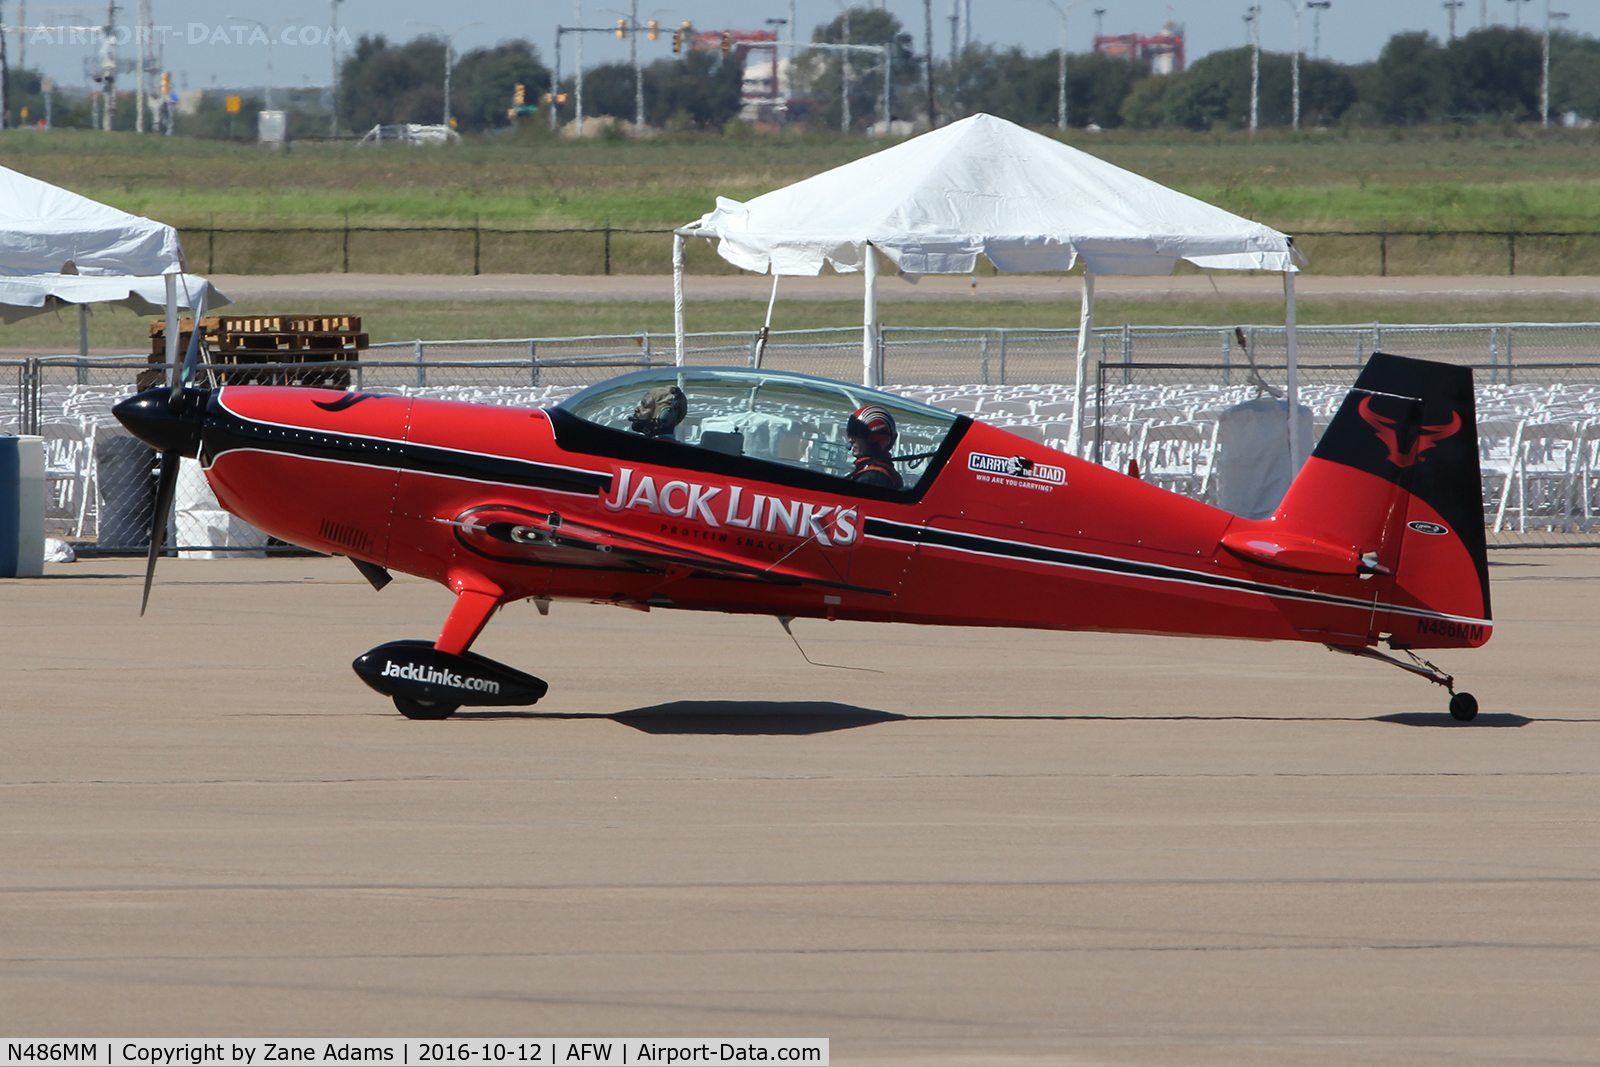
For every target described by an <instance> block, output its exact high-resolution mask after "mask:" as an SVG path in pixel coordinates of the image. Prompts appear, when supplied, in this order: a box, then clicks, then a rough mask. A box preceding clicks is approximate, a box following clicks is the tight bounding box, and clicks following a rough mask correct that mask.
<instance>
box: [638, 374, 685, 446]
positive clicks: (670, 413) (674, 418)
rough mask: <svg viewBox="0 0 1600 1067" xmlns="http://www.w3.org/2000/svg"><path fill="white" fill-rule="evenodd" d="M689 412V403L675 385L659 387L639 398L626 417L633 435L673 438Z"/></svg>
mask: <svg viewBox="0 0 1600 1067" xmlns="http://www.w3.org/2000/svg"><path fill="white" fill-rule="evenodd" d="M688 412H689V401H688V398H686V397H685V396H684V395H683V390H682V389H679V388H678V387H677V386H676V385H660V386H657V387H656V388H654V389H652V390H650V391H649V392H648V393H646V394H644V396H642V397H640V398H639V404H638V406H637V407H635V408H634V409H633V414H632V415H630V416H629V417H628V425H629V426H630V427H631V428H632V429H633V432H634V433H642V434H644V435H645V436H646V437H667V438H672V437H673V431H674V430H676V429H677V428H678V423H680V422H682V421H683V417H684V415H686V414H688Z"/></svg>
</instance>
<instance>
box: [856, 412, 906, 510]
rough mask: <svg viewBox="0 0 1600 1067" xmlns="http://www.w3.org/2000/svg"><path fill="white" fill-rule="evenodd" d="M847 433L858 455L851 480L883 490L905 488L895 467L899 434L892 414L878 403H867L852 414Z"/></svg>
mask: <svg viewBox="0 0 1600 1067" xmlns="http://www.w3.org/2000/svg"><path fill="white" fill-rule="evenodd" d="M845 432H846V433H847V435H848V436H849V438H850V452H851V454H852V455H853V456H855V464H856V465H855V470H853V471H851V472H850V480H851V481H852V482H860V483H861V484H862V485H876V486H879V487H880V488H883V489H901V488H904V486H905V483H904V481H902V480H901V478H900V472H899V471H897V470H895V469H894V443H895V439H896V438H897V437H898V436H899V435H898V432H897V431H896V430H895V427H894V416H893V415H891V414H889V413H888V412H887V411H885V410H884V409H883V408H881V407H879V406H878V405H877V404H868V405H866V406H865V407H863V408H861V409H860V410H858V411H857V412H856V413H855V414H854V415H851V416H850V422H849V424H848V425H847V426H846V428H845Z"/></svg>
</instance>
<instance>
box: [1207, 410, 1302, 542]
mask: <svg viewBox="0 0 1600 1067" xmlns="http://www.w3.org/2000/svg"><path fill="white" fill-rule="evenodd" d="M1297 406H1298V408H1299V415H1300V426H1299V431H1300V432H1299V433H1298V434H1297V435H1296V437H1297V440H1296V442H1295V444H1296V446H1297V448H1298V449H1303V450H1304V451H1302V452H1301V454H1300V455H1299V456H1298V457H1297V459H1296V461H1295V462H1294V463H1293V464H1292V465H1291V464H1290V460H1289V447H1288V446H1289V402H1288V401H1287V400H1277V399H1275V398H1273V397H1267V396H1262V397H1257V398H1256V399H1254V400H1246V401H1245V402H1244V403H1242V404H1235V405H1234V406H1233V407H1231V408H1229V409H1228V410H1227V411H1224V412H1223V413H1222V417H1221V418H1220V419H1218V420H1217V507H1219V508H1221V509H1222V510H1223V511H1228V512H1232V513H1233V514H1235V515H1242V516H1243V517H1245V518H1247V519H1264V518H1266V517H1267V516H1268V515H1271V514H1272V513H1273V512H1274V511H1277V510H1278V505H1279V504H1280V503H1282V502H1283V497H1284V494H1285V493H1287V492H1288V491H1289V483H1290V482H1292V481H1294V476H1295V474H1297V473H1298V472H1299V470H1300V467H1301V466H1302V465H1303V464H1304V463H1305V461H1306V453H1307V452H1309V451H1310V443H1311V442H1312V441H1314V440H1316V437H1315V431H1314V430H1313V429H1312V421H1311V409H1310V408H1308V407H1306V406H1305V405H1304V404H1300V405H1297Z"/></svg>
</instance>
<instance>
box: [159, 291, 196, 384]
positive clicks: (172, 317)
mask: <svg viewBox="0 0 1600 1067" xmlns="http://www.w3.org/2000/svg"><path fill="white" fill-rule="evenodd" d="M165 277H166V279H167V366H169V367H171V368H172V382H171V384H174V385H175V384H177V381H178V276H177V275H176V274H167V275H166V276H165ZM196 325H199V324H198V323H196Z"/></svg>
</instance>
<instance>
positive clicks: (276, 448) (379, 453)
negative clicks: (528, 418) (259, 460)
mask: <svg viewBox="0 0 1600 1067" xmlns="http://www.w3.org/2000/svg"><path fill="white" fill-rule="evenodd" d="M241 449H242V450H250V451H258V452H277V453H280V454H282V455H287V456H301V457H304V458H307V459H318V460H331V461H333V462H336V463H354V464H359V465H361V466H364V467H383V468H388V469H391V470H397V471H413V472H415V473H418V474H432V475H438V476H440V477H445V478H461V479H464V480H467V481H474V482H492V483H494V484H497V485H514V486H527V487H529V488H534V489H552V490H555V491H557V492H562V493H578V494H582V495H584V496H601V495H604V494H605V493H608V492H610V490H611V475H609V474H602V473H600V472H599V471H585V470H577V469H574V468H571V467H557V466H553V465H551V464H545V463H532V462H529V461H527V460H521V459H510V458H507V457H505V456H491V455H486V454H484V453H481V452H465V451H462V450H459V449H454V448H440V447H438V446H436V445H421V444H414V443H412V442H409V441H399V440H395V439H393V438H387V437H365V436H362V435H360V434H347V433H336V432H333V431H331V430H311V429H307V428H305V427H302V426H288V425H284V424H282V423H272V422H263V421H260V420H258V419H249V418H245V417H244V416H242V415H238V414H235V413H234V412H233V411H230V410H229V409H228V408H227V407H225V406H223V404H222V403H221V401H220V399H217V398H213V400H212V403H211V407H210V410H209V411H208V412H207V413H206V421H205V431H204V436H203V438H202V445H201V453H200V458H201V463H202V465H204V466H207V467H209V466H211V464H212V463H214V462H216V460H217V457H219V456H222V455H225V454H226V453H228V452H232V451H235V450H241Z"/></svg>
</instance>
